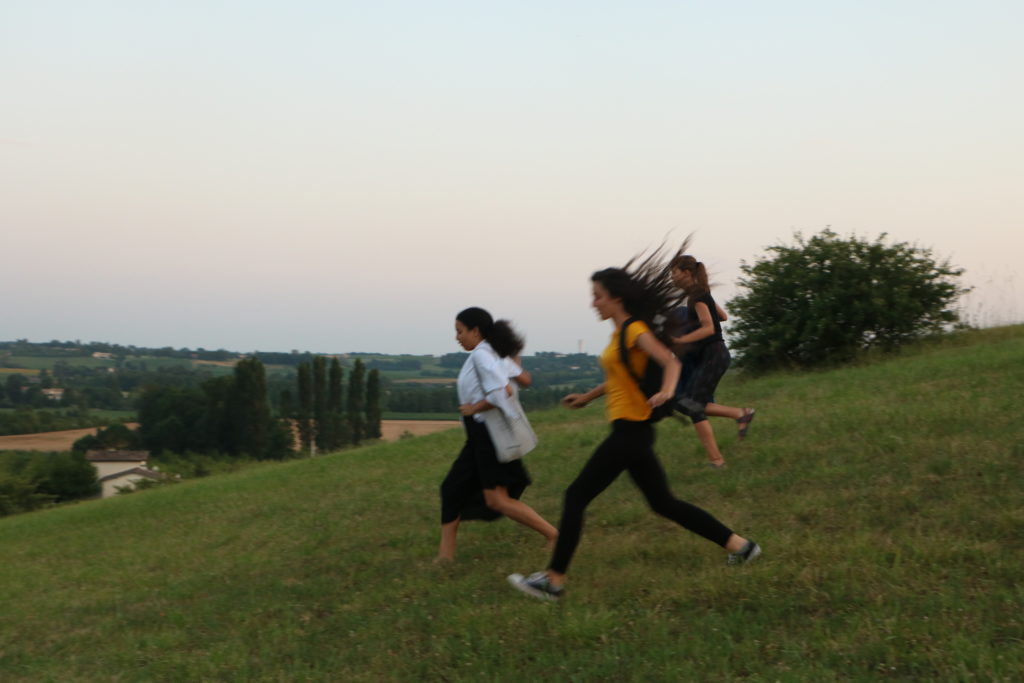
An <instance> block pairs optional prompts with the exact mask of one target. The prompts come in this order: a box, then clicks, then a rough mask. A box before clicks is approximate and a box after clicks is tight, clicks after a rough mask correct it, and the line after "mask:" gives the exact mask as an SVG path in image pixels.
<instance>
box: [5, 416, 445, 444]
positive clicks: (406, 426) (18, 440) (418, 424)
mask: <svg viewBox="0 0 1024 683" xmlns="http://www.w3.org/2000/svg"><path fill="white" fill-rule="evenodd" d="M458 426H459V422H458V420H384V421H383V422H381V426H380V430H381V432H382V433H383V436H384V440H385V441H397V440H398V439H399V438H400V437H401V436H402V434H404V433H405V432H409V433H410V434H412V435H413V436H421V435H423V434H432V433H434V432H439V431H442V430H444V429H454V428H457V427H458ZM127 427H128V428H129V429H135V428H136V427H138V425H137V424H135V423H129V424H128V425H127ZM95 433H96V427H90V428H89V429H65V430H63V431H59V432H40V433H38V434H15V435H14V436H0V451H69V450H71V445H72V444H73V443H75V442H76V441H78V440H79V439H81V438H82V437H83V436H86V435H89V434H95Z"/></svg>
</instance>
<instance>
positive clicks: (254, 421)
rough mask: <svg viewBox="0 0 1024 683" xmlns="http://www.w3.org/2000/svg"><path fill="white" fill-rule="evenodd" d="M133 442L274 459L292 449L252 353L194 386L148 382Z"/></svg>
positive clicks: (155, 448)
mask: <svg viewBox="0 0 1024 683" xmlns="http://www.w3.org/2000/svg"><path fill="white" fill-rule="evenodd" d="M138 419H139V428H138V444H139V446H140V447H141V448H144V449H146V450H148V451H150V452H152V453H155V454H161V453H164V452H171V453H187V452H193V453H202V454H219V455H223V456H228V457H231V456H241V457H249V458H254V459H257V460H280V459H283V458H287V457H290V456H291V455H292V454H293V448H292V438H291V431H290V428H289V426H288V424H287V423H286V422H284V421H283V420H280V419H278V418H276V417H274V416H273V415H272V414H271V410H270V404H269V403H268V401H267V389H266V373H265V370H264V366H263V363H261V362H260V361H259V359H256V358H245V359H242V360H240V361H238V363H236V364H235V368H234V373H233V374H232V375H230V376H223V377H214V378H211V379H208V380H206V381H204V382H202V383H201V384H200V385H199V386H198V387H173V386H154V387H150V388H148V389H146V390H145V391H144V392H143V393H142V396H141V398H140V399H139V404H138Z"/></svg>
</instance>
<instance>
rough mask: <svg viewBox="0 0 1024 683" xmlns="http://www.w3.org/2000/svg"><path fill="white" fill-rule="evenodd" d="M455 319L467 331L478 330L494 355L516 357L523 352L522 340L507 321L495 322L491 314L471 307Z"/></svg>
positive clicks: (523, 343)
mask: <svg viewBox="0 0 1024 683" xmlns="http://www.w3.org/2000/svg"><path fill="white" fill-rule="evenodd" d="M455 319H456V320H458V321H459V322H460V323H462V324H463V325H465V326H466V329H468V330H477V329H478V330H480V336H482V337H483V338H484V339H486V340H487V343H488V344H490V345H491V347H492V348H493V349H494V351H495V353H497V354H498V355H499V356H500V357H502V358H508V357H509V356H515V355H518V354H519V352H521V351H522V350H523V346H524V345H525V342H524V341H523V338H522V337H521V336H520V335H519V334H517V333H516V331H515V330H514V329H512V324H511V323H510V322H509V321H507V320H498V321H495V320H494V318H492V317H491V314H490V313H488V312H487V311H485V310H484V309H482V308H479V307H477V306H472V307H470V308H467V309H465V310H463V311H460V312H459V314H458V315H456V316H455Z"/></svg>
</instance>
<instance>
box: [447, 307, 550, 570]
mask: <svg viewBox="0 0 1024 683" xmlns="http://www.w3.org/2000/svg"><path fill="white" fill-rule="evenodd" d="M455 340H456V341H457V342H458V343H459V345H460V346H462V348H464V349H465V350H466V351H469V352H470V353H469V357H468V358H466V362H465V363H463V365H462V369H461V370H460V371H459V378H458V380H457V382H456V389H457V391H458V396H459V413H460V414H461V415H462V424H463V426H464V428H465V430H466V442H465V444H464V445H463V447H462V451H461V452H460V453H459V457H458V458H456V460H455V462H453V463H452V466H451V468H449V470H448V474H447V475H446V476H445V478H444V481H443V482H441V545H440V548H439V549H438V552H437V558H436V559H435V562H450V561H452V560H454V559H455V542H456V536H457V534H458V530H459V523H460V522H463V521H466V520H470V519H482V520H486V521H493V520H495V519H499V518H501V517H502V516H505V517H508V518H509V519H512V520H515V521H516V522H519V523H520V524H522V525H524V526H526V527H529V528H530V529H533V530H534V531H536V532H538V533H540V534H541V535H543V536H544V538H546V539H547V540H548V543H549V544H551V543H553V542H554V539H555V537H556V536H557V535H558V532H557V531H556V530H555V527H553V526H551V524H549V523H548V522H547V521H545V520H544V518H543V517H541V516H540V515H539V514H537V513H536V512H535V511H534V509H533V508H531V507H530V506H529V505H527V504H526V503H524V502H522V501H520V500H519V497H520V496H522V494H523V491H525V490H526V487H527V486H529V485H530V475H529V474H528V473H527V471H526V468H525V467H524V466H523V462H522V460H513V461H511V462H506V463H502V462H499V461H498V457H497V455H496V453H495V450H494V443H493V442H492V441H491V436H490V434H489V433H488V431H487V426H486V425H485V424H484V421H483V415H482V414H481V413H483V412H485V411H487V410H498V409H499V408H497V407H496V406H499V405H501V403H502V401H503V400H504V398H505V397H506V396H508V395H511V394H512V393H513V391H514V389H513V387H512V385H511V384H510V380H512V381H514V382H516V383H517V384H518V385H520V386H529V384H530V381H531V380H530V375H529V373H528V372H526V371H525V370H523V368H522V367H521V366H520V365H519V363H518V362H517V358H518V356H519V353H520V352H521V351H522V349H523V340H522V338H521V337H520V336H519V335H518V334H516V332H515V330H513V329H512V326H511V325H510V324H509V323H508V321H505V320H499V321H497V322H495V321H494V319H493V318H492V317H491V314H490V313H488V312H487V311H485V310H484V309H482V308H476V307H473V308H467V309H465V310H464V311H461V312H460V313H459V314H458V315H457V316H455Z"/></svg>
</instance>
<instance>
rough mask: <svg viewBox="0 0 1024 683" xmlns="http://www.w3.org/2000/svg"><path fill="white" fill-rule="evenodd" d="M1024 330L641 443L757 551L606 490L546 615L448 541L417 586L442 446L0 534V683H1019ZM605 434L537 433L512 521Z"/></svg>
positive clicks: (768, 384) (551, 512)
mask: <svg viewBox="0 0 1024 683" xmlns="http://www.w3.org/2000/svg"><path fill="white" fill-rule="evenodd" d="M1022 396H1024V328H1022V327H1013V328H1001V329H995V330H987V331H984V332H975V333H969V334H965V335H959V336H956V337H953V338H950V339H949V340H948V341H946V342H945V343H943V344H941V345H938V346H929V347H925V348H922V349H918V350H915V351H913V352H908V353H905V354H903V355H902V356H901V357H897V358H888V359H882V360H878V361H875V362H869V363H865V364H863V365H860V366H855V367H847V368H843V369H838V370H833V371H828V372H819V373H808V374H793V375H775V376H770V377H765V378H760V379H757V380H751V381H737V380H734V379H730V380H729V381H727V382H725V383H723V386H722V387H721V388H720V391H719V396H718V398H719V400H720V401H722V402H724V403H729V404H734V405H753V406H756V407H757V408H758V419H757V420H756V421H755V422H754V424H753V426H752V428H751V432H750V436H749V437H748V438H747V441H746V443H744V444H742V445H741V444H737V443H736V440H735V430H734V426H733V425H732V423H730V422H728V421H723V420H716V421H715V422H714V424H715V426H716V428H717V431H718V434H719V440H720V443H721V444H722V447H723V451H724V453H725V456H726V459H727V460H728V462H729V469H727V470H725V471H721V472H720V471H714V470H710V469H708V468H705V467H704V466H703V460H704V456H703V453H702V452H701V450H700V447H699V445H698V444H697V441H696V438H695V435H694V433H693V429H692V428H691V427H689V426H684V425H681V424H678V423H675V422H669V423H664V424H661V425H660V426H659V428H658V429H659V443H658V452H659V454H660V455H661V457H662V460H663V462H664V464H665V467H666V470H667V471H668V474H669V478H670V481H671V483H672V486H673V488H674V490H675V492H676V493H677V495H679V496H680V497H682V498H684V499H687V500H690V501H692V502H694V503H697V504H699V505H701V506H703V507H705V508H707V509H708V510H710V511H712V512H713V513H714V514H716V515H717V516H719V517H720V518H721V519H722V520H723V521H725V522H726V523H727V524H729V525H731V526H733V527H734V528H735V529H736V530H737V531H739V532H740V533H743V534H745V535H749V536H751V537H753V538H755V539H757V540H758V541H759V542H760V543H761V544H762V545H763V546H764V550H765V554H764V556H763V558H762V560H760V561H759V562H758V563H756V564H754V565H752V566H750V567H742V568H739V569H733V568H727V567H725V566H724V562H723V561H724V553H723V552H722V551H721V550H720V549H718V548H717V547H715V546H713V545H711V544H709V543H707V542H706V541H704V540H702V539H700V538H698V537H696V536H694V535H692V534H689V533H686V532H684V531H682V530H680V529H678V528H676V527H674V526H673V525H672V524H670V523H669V522H667V521H665V520H663V519H661V518H658V517H655V516H654V515H652V514H651V513H649V512H648V511H647V510H646V508H645V505H644V503H643V501H642V499H641V497H640V496H639V494H638V492H637V491H636V490H635V489H634V488H633V486H632V484H631V483H630V482H629V480H628V477H623V478H621V479H620V480H619V481H617V482H616V483H615V484H614V485H613V486H612V487H611V488H610V489H609V490H608V491H607V492H606V493H605V494H604V495H603V496H602V497H600V498H598V499H597V500H596V501H595V502H594V504H593V505H592V506H591V508H590V510H589V516H588V526H587V529H586V530H585V532H584V536H583V541H582V543H581V546H580V550H579V552H578V553H577V555H576V559H575V561H574V564H573V567H572V571H571V574H570V579H571V581H570V585H569V593H568V595H567V597H566V598H565V599H564V600H563V601H562V602H561V603H559V604H557V605H551V604H542V603H538V602H535V601H532V600H529V599H527V598H525V597H523V596H521V595H519V594H517V593H515V592H513V591H512V590H511V589H510V588H509V587H508V586H507V585H506V584H505V581H504V577H505V575H506V574H508V573H510V572H513V571H518V572H528V571H533V570H536V569H540V568H542V567H543V566H544V564H545V561H546V558H547V555H546V553H545V552H544V551H543V549H542V547H541V545H542V543H541V539H540V537H539V536H537V535H535V534H533V533H532V532H529V531H528V530H526V529H524V528H522V527H519V526H518V525H515V524H513V523H511V522H509V521H508V520H502V521H500V522H497V523H493V524H483V523H467V524H465V525H463V528H462V533H461V535H460V547H459V560H458V562H457V563H456V564H455V565H453V566H450V567H436V566H434V565H433V564H432V563H431V559H432V557H433V555H434V552H435V550H436V543H437V536H438V516H439V513H438V505H437V486H438V484H439V482H440V480H441V478H442V477H443V476H444V473H445V471H446V470H447V467H448V465H449V464H450V462H451V460H452V459H453V458H454V455H455V453H456V451H457V449H458V448H459V446H460V443H461V436H460V434H459V433H458V432H449V433H442V434H437V435H433V436H429V437H420V438H417V439H412V440H406V441H401V442H397V443H393V444H385V445H380V446H374V447H372V448H364V449H358V450H354V451H348V452H345V453H343V454H336V455H329V456H325V457H320V458H317V459H315V460H312V461H293V462H288V463H283V464H268V465H262V466H259V467H256V468H254V469H250V470H246V471H244V472H240V473H237V474H233V475H223V476H218V477H211V478H208V479H205V480H196V481H190V482H187V483H183V484H179V485H176V486H173V487H168V488H164V489H159V490H153V491H146V492H142V493H137V494H133V495H130V496H125V497H120V498H115V499H110V500H105V501H95V502H90V503H83V504H79V505H74V506H69V507H64V508H58V509H53V510H49V511H44V512H39V513H32V514H26V515H20V516H15V517H10V518H6V519H0V552H2V558H3V561H2V562H0V680H4V681H76V680H88V681H95V680H100V681H107V680H109V681H139V680H245V681H254V680H267V681H300V680H325V681H326V680H330V681H341V680H344V681H360V680H365V681H378V680H495V681H496V680H508V681H513V680H514V681H532V680H643V681H651V680H729V679H739V678H746V679H750V680H783V681H799V680H814V681H820V680H837V679H841V680H851V679H852V680H873V679H886V678H891V679H896V680H900V679H902V680H908V679H921V678H936V679H941V680H968V679H974V678H977V679H981V680H1019V679H1020V677H1021V675H1022V672H1024V647H1021V645H1022V639H1024V616H1022V615H1024V609H1022V608H1024V588H1022V585H1024V582H1022V581H1021V579H1022V574H1024V571H1022V567H1024V543H1022V541H1024V496H1022V491H1021V484H1022V482H1024V427H1022V423H1021V416H1020V412H1019V406H1020V403H1021V397H1022ZM601 410H602V407H601V406H592V407H590V408H587V409H586V410H584V411H581V412H578V413H569V412H560V411H552V412H548V413H540V414H537V415H535V420H534V421H535V424H536V427H537V429H538V432H539V433H540V435H541V439H542V445H541V447H540V448H539V449H538V450H537V451H536V452H535V453H533V454H531V455H530V456H529V457H528V465H529V467H530V470H531V473H532V475H533V477H534V480H535V484H534V485H533V486H532V487H531V488H530V489H529V490H528V491H527V495H526V497H525V499H526V500H527V501H528V502H530V503H531V504H532V505H533V506H534V507H535V508H536V509H537V510H538V511H540V512H541V514H543V515H545V516H546V517H547V518H549V519H550V520H552V521H554V522H557V519H558V515H559V512H558V511H559V507H560V497H561V493H562V491H563V490H564V488H565V486H566V485H567V484H568V483H569V482H570V481H571V479H572V477H573V476H574V475H575V474H576V472H577V471H578V469H579V468H580V466H581V465H582V464H583V462H584V461H585V460H586V458H587V457H588V455H589V453H590V451H591V450H592V449H593V447H594V446H595V445H596V444H597V443H598V442H599V441H600V440H601V439H602V438H603V437H604V435H605V432H606V427H605V426H604V424H603V422H602V418H601Z"/></svg>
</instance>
